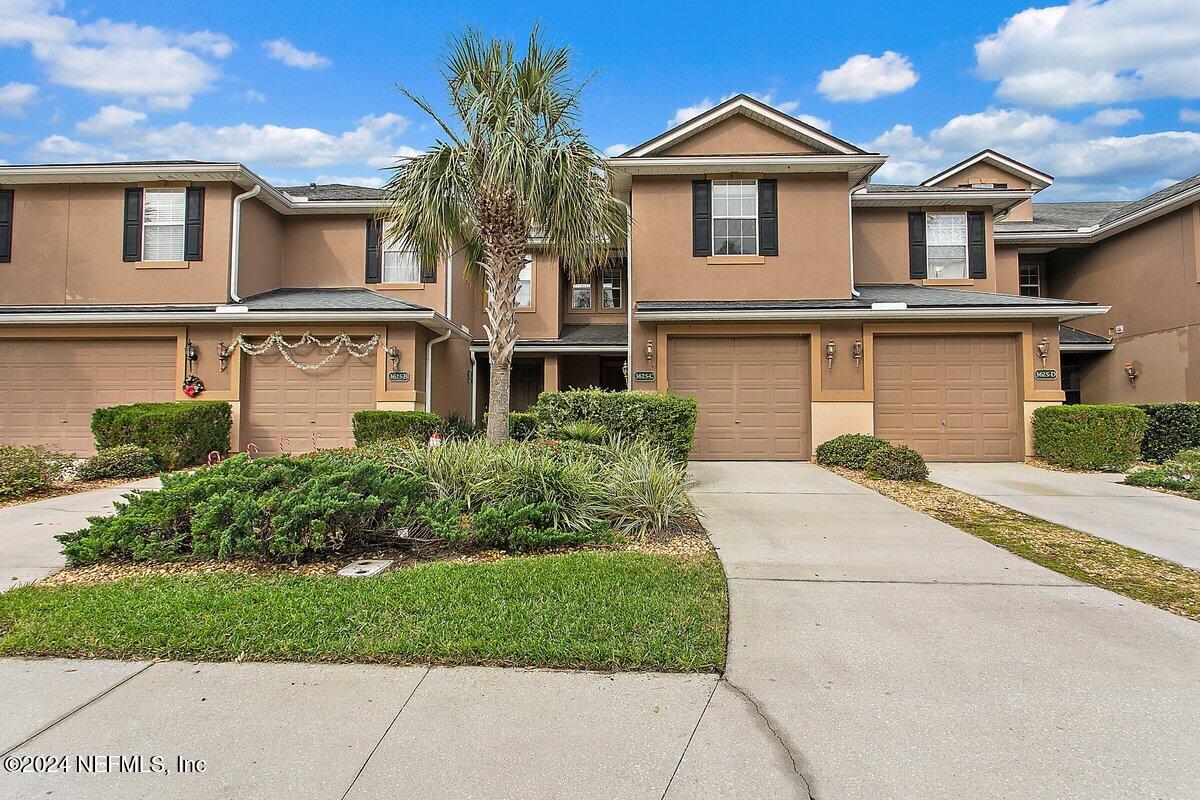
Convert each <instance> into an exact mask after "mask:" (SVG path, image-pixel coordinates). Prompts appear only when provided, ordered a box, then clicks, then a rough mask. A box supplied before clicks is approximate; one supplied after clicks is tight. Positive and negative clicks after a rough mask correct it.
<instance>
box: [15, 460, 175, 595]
mask: <svg viewBox="0 0 1200 800" xmlns="http://www.w3.org/2000/svg"><path fill="white" fill-rule="evenodd" d="M159 485H160V484H159V480H158V478H147V479H145V480H141V481H134V482H131V483H126V484H122V485H120V486H113V487H110V488H108V489H94V490H93V491H90V492H79V493H78V494H67V495H63V496H61V497H51V498H49V499H48V500H38V501H35V502H33V503H21V504H19V505H15V506H7V507H5V508H0V592H3V591H5V590H7V589H12V588H15V587H17V586H21V585H22V584H26V583H30V582H31V581H36V580H38V579H39V578H44V577H46V576H47V575H50V574H51V573H53V572H57V571H58V570H59V569H61V568H62V566H63V564H64V563H65V562H64V560H63V557H62V547H61V546H60V545H59V543H58V540H57V539H55V538H54V537H55V536H56V535H57V534H60V533H66V532H68V531H74V530H78V529H80V528H82V527H83V526H84V525H86V524H87V518H88V517H93V516H96V515H98V514H111V513H112V510H113V502H114V501H116V500H120V499H121V495H123V494H125V493H127V492H129V491H130V490H132V489H153V488H157V487H158V486H159Z"/></svg>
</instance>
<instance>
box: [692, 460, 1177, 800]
mask: <svg viewBox="0 0 1200 800" xmlns="http://www.w3.org/2000/svg"><path fill="white" fill-rule="evenodd" d="M692 470H693V474H694V475H696V477H697V478H698V479H699V481H700V486H699V491H698V492H697V493H696V498H697V500H698V502H699V503H700V505H701V506H702V507H703V509H704V511H705V512H706V514H707V522H706V524H707V527H708V530H709V533H710V535H711V536H712V538H713V540H714V542H715V543H716V545H717V547H718V550H719V553H720V556H721V560H722V562H723V563H724V564H725V565H726V569H727V571H728V573H729V576H730V581H729V587H730V603H731V609H730V610H731V630H730V635H731V641H730V650H729V659H728V664H727V672H726V678H727V680H728V681H729V682H730V683H731V684H732V685H734V686H737V687H739V688H740V689H741V690H743V691H744V692H745V693H746V694H747V696H749V697H750V698H752V699H753V700H754V701H755V703H756V705H757V707H758V709H759V710H760V712H761V713H762V714H763V716H764V717H765V718H766V719H767V720H768V721H770V723H771V726H772V728H773V729H774V730H775V731H776V732H777V733H778V735H779V736H780V739H781V741H783V742H785V743H786V744H787V745H788V747H789V748H790V751H791V753H792V756H793V760H794V761H795V762H796V763H797V764H798V765H799V768H800V771H801V773H802V774H803V775H804V776H805V778H806V780H807V782H808V785H809V787H810V790H811V793H812V796H813V797H816V798H823V799H824V798H828V799H830V800H833V799H834V798H836V800H893V799H894V800H901V799H903V800H908V798H921V800H943V799H944V800H963V798H971V800H986V799H988V798H1013V797H1021V798H1038V800H1076V799H1077V798H1084V797H1122V798H1133V797H1146V798H1191V797H1200V770H1197V769H1196V764H1197V763H1198V761H1200V715H1197V714H1196V713H1195V712H1196V709H1197V708H1200V681H1197V680H1196V675H1197V674H1200V625H1197V624H1196V623H1194V622H1191V621H1189V620H1186V619H1183V618H1181V617H1177V616H1174V615H1172V614H1169V613H1167V612H1164V611H1159V610H1158V609H1155V608H1151V607H1149V606H1145V605H1142V604H1140V603H1137V602H1134V601H1132V600H1128V599H1126V598H1124V597H1120V596H1118V595H1115V594H1112V593H1110V592H1106V591H1104V590H1102V589H1097V588H1094V587H1091V586H1086V585H1083V584H1079V583H1077V582H1075V581H1073V580H1071V579H1069V578H1066V577H1064V576H1062V575H1059V574H1057V573H1055V572H1051V571H1049V570H1046V569H1043V568H1041V567H1038V566H1036V565H1034V564H1032V563H1030V562H1028V561H1025V560H1023V559H1020V558H1018V557H1016V556H1014V555H1012V554H1010V553H1008V552H1006V551H1004V550H1001V549H999V548H996V547H993V546H991V545H989V544H987V543H986V542H984V541H982V540H980V539H977V538H975V537H973V536H969V535H967V534H965V533H962V532H961V531H958V530H956V529H954V528H952V527H950V526H948V525H944V524H942V523H940V522H937V521H936V520H934V519H932V518H930V517H927V516H925V515H923V514H920V513H918V512H916V511H913V510H912V509H909V508H907V507H905V506H902V505H900V504H898V503H894V502H892V501H891V500H888V499H886V498H884V497H882V496H880V495H878V494H876V493H874V492H871V491H870V490H868V489H866V488H864V487H861V486H859V485H857V484H854V483H851V482H849V481H846V480H843V479H841V478H839V477H837V476H835V475H833V474H831V473H829V472H827V471H825V470H823V469H821V468H820V467H817V466H815V465H812V464H770V463H757V464H748V463H738V464H732V463H705V464H694V465H693V466H692Z"/></svg>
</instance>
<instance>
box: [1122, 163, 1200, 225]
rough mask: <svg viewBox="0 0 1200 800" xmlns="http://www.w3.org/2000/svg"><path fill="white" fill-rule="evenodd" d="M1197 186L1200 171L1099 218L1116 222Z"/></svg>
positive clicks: (1198, 184)
mask: <svg viewBox="0 0 1200 800" xmlns="http://www.w3.org/2000/svg"><path fill="white" fill-rule="evenodd" d="M1197 186H1200V173H1197V174H1195V175H1193V176H1192V177H1190V178H1186V179H1185V180H1182V181H1179V182H1178V183H1173V184H1171V185H1170V186H1168V187H1166V188H1165V189H1160V190H1159V191H1157V192H1155V193H1154V194H1150V195H1146V196H1145V197H1143V198H1142V199H1141V200H1134V201H1133V202H1132V203H1126V204H1125V205H1124V206H1122V207H1121V208H1118V209H1115V210H1114V211H1111V212H1109V214H1108V215H1107V216H1106V217H1105V218H1104V219H1103V220H1101V222H1102V223H1104V224H1106V225H1107V224H1108V223H1110V222H1116V221H1117V220H1119V219H1121V218H1123V217H1127V216H1129V215H1130V214H1135V213H1137V212H1138V211H1141V210H1142V209H1143V208H1149V207H1150V206H1152V205H1154V204H1155V203H1158V202H1161V201H1163V200H1168V199H1170V198H1172V197H1174V196H1175V195H1178V194H1183V193H1184V192H1186V191H1187V190H1189V189H1194V188H1196V187H1197Z"/></svg>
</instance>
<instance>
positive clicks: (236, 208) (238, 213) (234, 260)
mask: <svg viewBox="0 0 1200 800" xmlns="http://www.w3.org/2000/svg"><path fill="white" fill-rule="evenodd" d="M261 191H262V184H260V183H256V184H254V188H253V189H251V190H250V191H248V192H242V193H241V194H239V195H238V196H237V197H235V198H233V235H232V236H231V237H230V238H231V239H232V241H231V243H230V245H229V247H230V251H229V299H230V300H232V301H233V302H235V303H240V302H242V298H241V297H240V296H239V295H238V293H237V286H238V251H239V250H241V241H242V202H243V201H245V200H249V199H250V198H251V197H256V196H257V195H258V193H259V192H261Z"/></svg>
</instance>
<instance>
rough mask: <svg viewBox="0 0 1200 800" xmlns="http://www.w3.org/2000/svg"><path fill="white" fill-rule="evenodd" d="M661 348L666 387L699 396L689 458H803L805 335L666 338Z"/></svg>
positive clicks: (805, 452) (805, 436)
mask: <svg viewBox="0 0 1200 800" xmlns="http://www.w3.org/2000/svg"><path fill="white" fill-rule="evenodd" d="M667 350H668V359H667V364H668V367H667V383H668V385H669V387H670V389H671V391H674V392H679V393H680V394H688V395H692V396H693V397H695V398H696V399H697V400H698V401H699V403H700V416H699V419H698V420H697V422H696V444H695V446H694V448H693V449H692V457H693V458H697V459H703V460H710V461H716V460H722V459H730V460H754V459H761V460H780V461H793V460H803V459H807V458H808V455H809V442H810V438H811V437H810V428H811V425H810V420H811V415H812V411H811V408H810V403H809V399H810V395H809V360H808V339H807V338H805V337H801V336H711V337H710V336H703V337H694V336H681V337H671V338H669V339H668V340H667Z"/></svg>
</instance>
